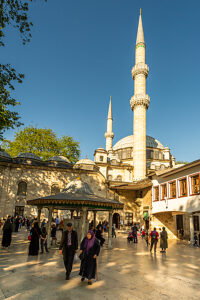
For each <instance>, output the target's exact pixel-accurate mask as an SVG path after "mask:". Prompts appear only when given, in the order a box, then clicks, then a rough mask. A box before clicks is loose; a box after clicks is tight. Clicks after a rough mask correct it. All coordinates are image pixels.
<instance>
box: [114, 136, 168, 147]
mask: <svg viewBox="0 0 200 300" xmlns="http://www.w3.org/2000/svg"><path fill="white" fill-rule="evenodd" d="M133 140H134V135H129V136H126V137H124V138H123V139H121V140H119V141H118V142H117V143H116V144H115V145H114V147H113V150H119V149H124V148H132V147H133ZM146 147H147V148H158V149H164V148H165V147H164V146H163V145H162V144H161V142H159V141H158V140H156V139H154V138H153V137H152V136H148V135H147V136H146Z"/></svg>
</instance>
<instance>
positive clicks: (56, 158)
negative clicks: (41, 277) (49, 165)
mask: <svg viewBox="0 0 200 300" xmlns="http://www.w3.org/2000/svg"><path fill="white" fill-rule="evenodd" d="M47 161H58V162H64V163H68V164H71V162H70V161H69V159H68V158H67V157H65V156H62V155H56V156H53V157H50V158H49V159H47Z"/></svg>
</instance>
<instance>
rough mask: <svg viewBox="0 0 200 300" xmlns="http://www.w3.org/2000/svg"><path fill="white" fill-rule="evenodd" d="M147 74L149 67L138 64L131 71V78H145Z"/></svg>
mask: <svg viewBox="0 0 200 300" xmlns="http://www.w3.org/2000/svg"><path fill="white" fill-rule="evenodd" d="M148 73H149V67H148V66H147V65H146V64H144V63H138V64H137V65H135V66H134V67H133V69H132V77H133V79H134V78H135V76H136V75H138V74H144V75H145V76H146V77H147V76H148Z"/></svg>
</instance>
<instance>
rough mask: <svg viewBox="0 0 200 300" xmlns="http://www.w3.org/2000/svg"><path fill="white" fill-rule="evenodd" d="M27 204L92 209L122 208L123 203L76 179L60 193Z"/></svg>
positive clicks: (29, 201)
mask: <svg viewBox="0 0 200 300" xmlns="http://www.w3.org/2000/svg"><path fill="white" fill-rule="evenodd" d="M27 204H28V205H34V206H38V207H41V208H42V207H50V206H52V207H54V208H59V209H76V208H83V207H87V208H88V209H89V208H91V209H92V210H113V209H123V203H121V202H119V201H116V200H111V199H107V198H104V197H99V196H97V195H95V194H94V192H93V191H92V189H91V187H90V186H89V184H88V183H86V182H84V181H82V180H77V179H76V180H73V181H71V182H70V183H68V185H67V186H66V188H65V189H64V190H63V191H62V192H61V193H58V194H56V195H49V196H46V197H41V198H37V199H33V200H28V201H27Z"/></svg>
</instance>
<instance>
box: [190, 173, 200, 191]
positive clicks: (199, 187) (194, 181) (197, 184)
mask: <svg viewBox="0 0 200 300" xmlns="http://www.w3.org/2000/svg"><path fill="white" fill-rule="evenodd" d="M199 177H200V175H199V174H198V175H194V176H191V177H190V178H191V193H192V194H199V193H200V180H199Z"/></svg>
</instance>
